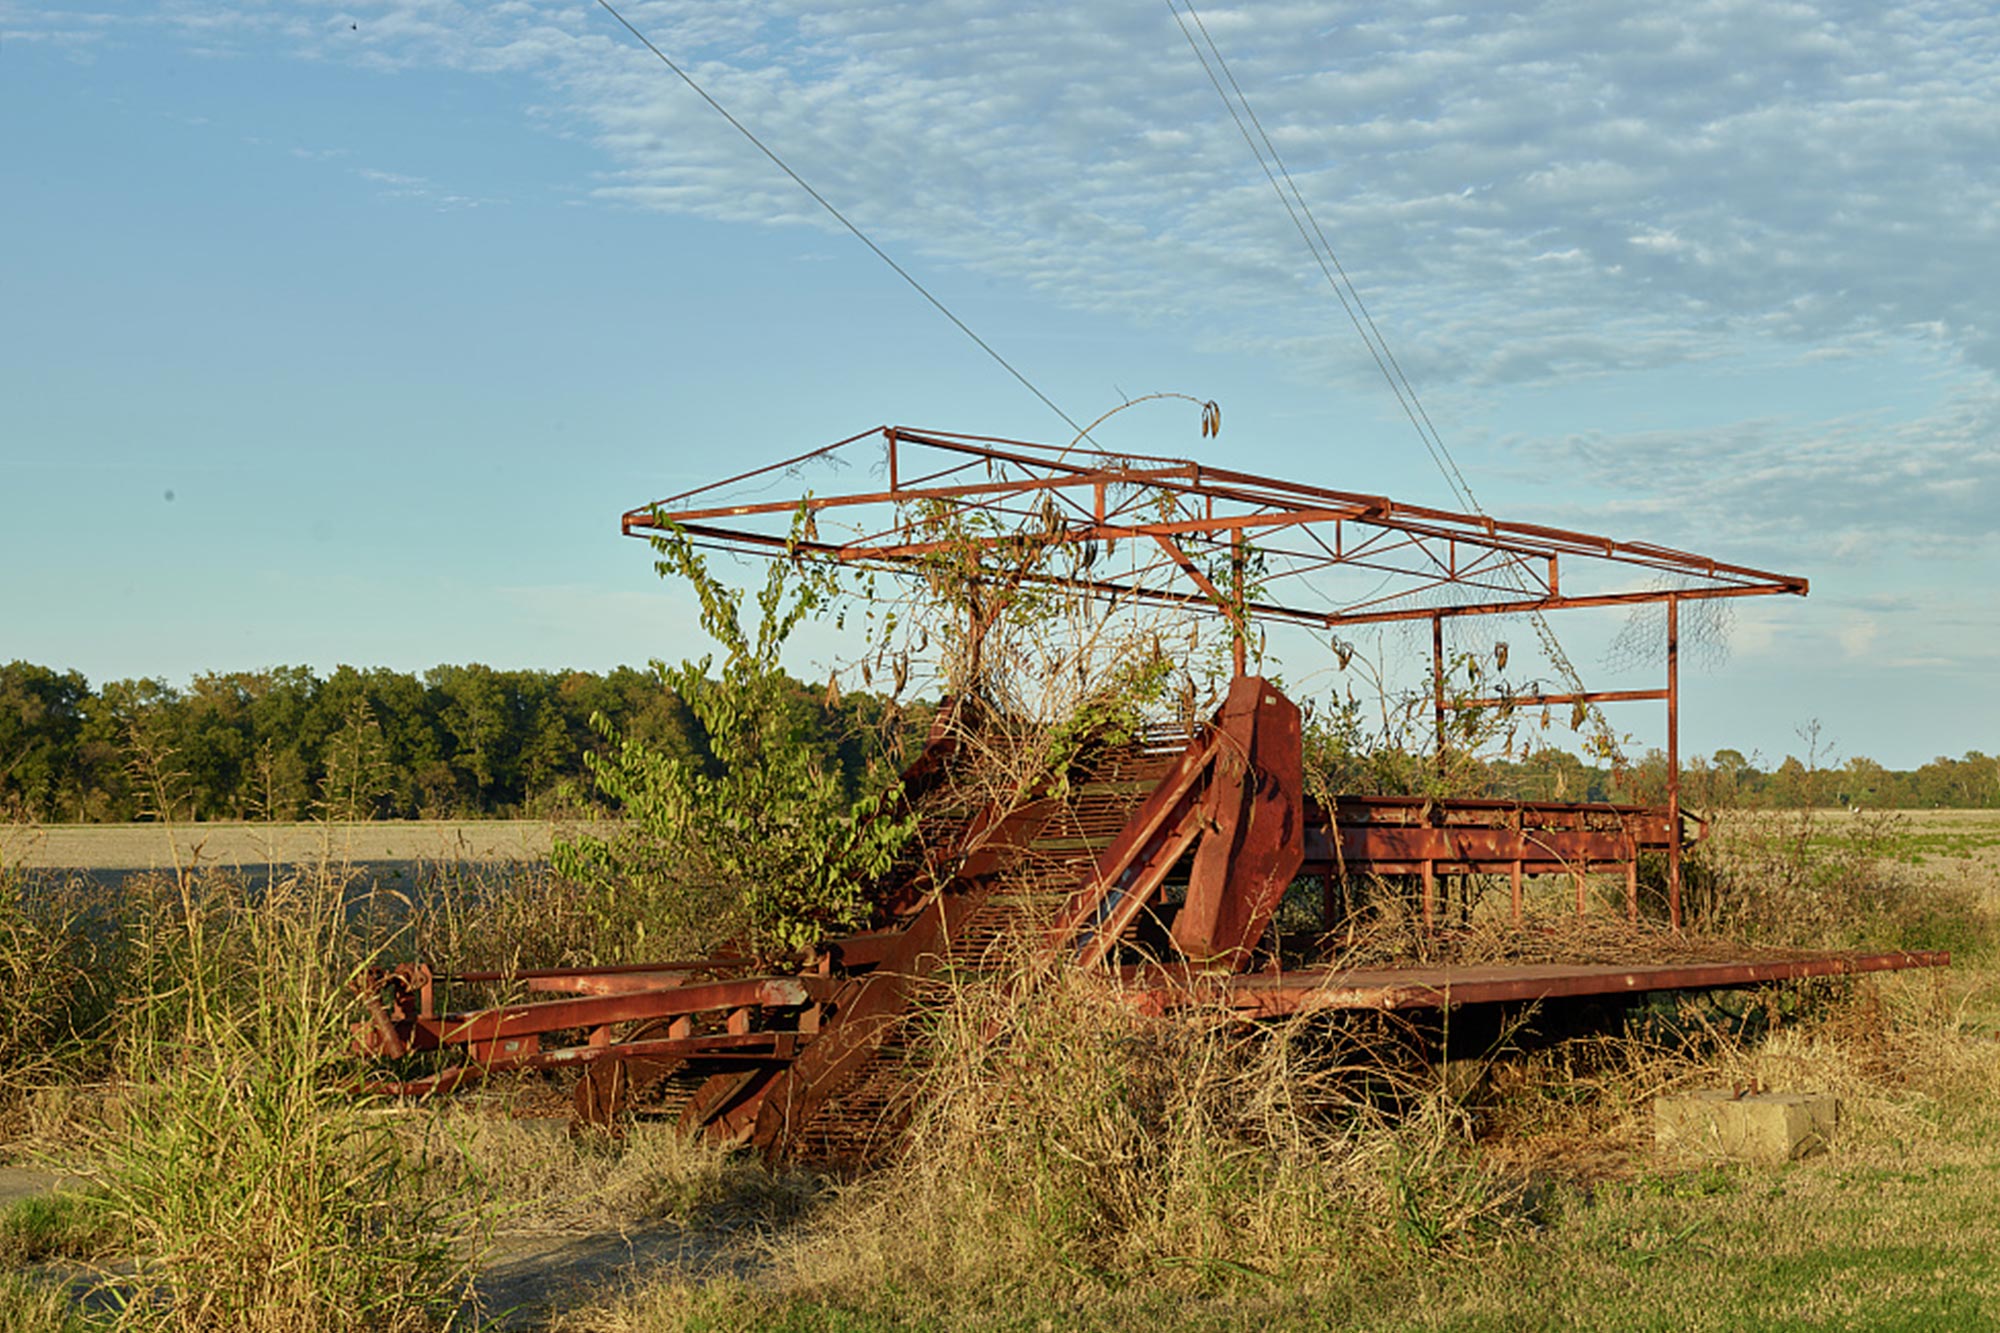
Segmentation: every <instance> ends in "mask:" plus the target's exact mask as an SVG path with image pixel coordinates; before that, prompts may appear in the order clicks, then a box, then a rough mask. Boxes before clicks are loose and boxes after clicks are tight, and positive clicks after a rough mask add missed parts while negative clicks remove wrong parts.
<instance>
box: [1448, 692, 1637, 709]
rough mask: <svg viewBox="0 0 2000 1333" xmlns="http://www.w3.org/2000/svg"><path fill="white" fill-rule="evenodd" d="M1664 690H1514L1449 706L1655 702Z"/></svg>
mask: <svg viewBox="0 0 2000 1333" xmlns="http://www.w3.org/2000/svg"><path fill="white" fill-rule="evenodd" d="M1666 697H1667V692H1666V691H1665V690H1585V691H1583V692H1581V693H1579V694H1514V695H1499V696H1496V697H1494V698H1491V699H1454V700H1452V701H1451V703H1450V705H1449V706H1450V707H1452V708H1508V707H1513V708H1540V707H1542V706H1544V705H1546V704H1621V703H1641V702H1644V703H1656V702H1658V701H1659V700H1662V699H1664V698H1666Z"/></svg>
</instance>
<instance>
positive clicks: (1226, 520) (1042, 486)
mask: <svg viewBox="0 0 2000 1333" xmlns="http://www.w3.org/2000/svg"><path fill="white" fill-rule="evenodd" d="M1114 480H1115V481H1117V482H1119V483H1120V484H1127V485H1132V486H1143V487H1153V488H1156V489H1163V490H1172V491H1178V492H1180V493H1182V494H1188V495H1196V494H1207V492H1205V491H1202V490H1198V489H1196V488H1194V487H1192V486H1189V485H1186V484H1176V480H1175V478H1174V477H1173V476H1168V475H1161V474H1157V473H1150V472H1148V473H1126V474H1117V473H1108V474H1105V475H1104V476H1103V477H1101V478H1100V477H1094V476H1091V475H1089V474H1084V475H1081V476H1077V477H1064V478H1055V479H1046V478H1045V479H1033V480H1031V479H1019V480H1009V481H1006V482H994V483H983V484H979V485H968V486H960V487H949V488H939V489H933V490H928V491H924V490H917V489H914V488H912V487H910V486H904V487H903V488H902V489H900V490H898V491H894V492H887V491H882V492H869V493H864V494H861V495H855V496H831V497H809V498H808V499H806V500H805V501H803V502H802V503H804V504H805V505H806V507H807V508H809V509H810V510H812V511H814V512H821V511H824V510H827V509H832V508H844V507H850V506H859V505H867V504H885V503H890V502H892V501H906V500H909V499H951V498H959V497H971V496H975V495H983V496H992V497H995V498H996V499H1004V498H1008V497H1013V496H1018V495H1024V494H1029V493H1033V492H1037V491H1049V490H1056V491H1064V490H1067V489H1068V488H1071V487H1075V486H1079V485H1086V484H1088V485H1093V486H1095V485H1100V484H1105V483H1106V482H1109V481H1114ZM1065 498H1067V497H1065ZM1242 502H1244V503H1254V502H1255V501H1254V500H1252V499H1250V498H1247V497H1246V498H1244V499H1243V501H1242ZM800 503H801V502H792V503H784V502H767V503H764V504H760V505H735V506H721V507H717V508H714V509H705V510H683V511H680V512H678V513H675V514H668V515H665V517H667V518H669V519H670V520H672V521H673V522H675V523H676V524H678V525H680V526H682V527H684V528H686V529H688V530H689V531H691V532H692V531H701V532H702V533H704V534H706V535H708V536H711V537H714V538H716V539H718V540H722V541H725V542H728V541H742V542H751V543H756V544H760V545H773V546H787V547H792V546H796V547H797V548H798V549H803V550H811V551H815V552H818V553H822V554H827V555H830V556H831V557H832V558H834V559H837V560H841V561H843V562H848V563H851V562H853V561H855V560H859V559H870V558H872V559H885V560H895V559H901V558H909V557H912V556H919V555H924V554H928V553H930V552H932V551H935V550H938V549H944V548H947V547H952V546H957V545H962V544H963V543H955V542H931V543H910V544H904V545H899V546H888V547H879V546H871V545H869V544H868V543H869V542H871V541H873V540H875V538H876V537H880V536H886V535H888V532H889V531H891V530H887V529H885V530H884V531H883V532H881V533H877V534H874V535H872V536H870V537H865V538H862V539H859V540H857V541H851V542H847V543H843V544H840V545H837V546H836V545H834V544H832V543H824V542H798V543H792V542H791V541H790V539H789V538H780V537H775V536H770V535H765V534H753V533H745V532H740V531H737V530H733V529H719V528H714V527H711V526H708V525H707V524H705V523H704V522H703V520H706V519H711V518H722V517H746V516H754V515H758V514H775V513H790V512H793V511H796V510H797V509H798V508H799V504H800ZM1070 503H1071V507H1072V508H1073V509H1075V511H1076V512H1077V513H1078V514H1079V515H1080V516H1081V515H1083V514H1086V513H1088V512H1089V511H1088V510H1087V509H1085V507H1084V506H1082V505H1081V504H1077V503H1075V502H1073V501H1072V502H1070ZM985 507H986V508H987V509H988V510H989V511H990V512H995V513H1002V514H1008V515H1010V516H1014V517H1020V518H1027V517H1030V515H1029V514H1027V513H1026V512H1024V511H1014V510H1008V509H1006V508H1004V507H1002V506H998V505H988V506H985ZM635 512H636V511H635ZM627 517H628V519H629V520H630V521H628V522H627V524H626V531H627V532H628V534H629V533H630V532H632V531H633V530H635V529H651V528H655V527H657V526H658V525H657V524H656V523H654V522H653V521H652V519H651V516H650V515H644V516H642V517H641V518H638V519H632V518H631V516H630V515H628V516H627ZM1322 522H1353V523H1359V524H1363V525H1366V526H1370V527H1373V528H1375V529H1376V530H1377V537H1378V538H1380V537H1385V536H1388V535H1389V534H1392V533H1393V534H1400V535H1401V536H1402V538H1403V540H1401V541H1398V542H1394V543H1392V544H1391V545H1390V546H1389V547H1388V548H1387V549H1390V550H1395V549H1399V548H1402V547H1413V548H1415V549H1416V550H1418V551H1419V552H1421V553H1422V554H1423V555H1424V557H1425V559H1426V561H1427V562H1428V563H1429V564H1430V565H1431V566H1432V567H1434V569H1435V570H1436V571H1437V572H1438V573H1439V574H1440V575H1441V576H1442V577H1441V582H1442V583H1446V584H1456V585H1461V586H1479V587H1488V588H1490V589H1491V590H1493V591H1513V590H1512V589H1505V588H1502V587H1501V586H1500V585H1494V584H1485V583H1482V582H1480V581H1479V580H1476V579H1473V578H1471V577H1470V576H1471V575H1472V574H1473V573H1476V572H1478V567H1479V566H1478V563H1477V562H1475V564H1474V565H1472V566H1468V567H1467V568H1466V569H1464V570H1458V569H1455V568H1454V567H1453V565H1452V564H1451V563H1450V562H1448V561H1445V560H1440V559H1439V558H1438V557H1437V555H1436V553H1435V552H1433V551H1432V550H1431V549H1430V548H1429V546H1428V545H1427V543H1428V542H1431V541H1443V542H1447V543H1453V544H1465V545H1472V546H1478V547H1481V548H1482V549H1485V550H1487V551H1489V552H1492V553H1493V554H1494V555H1496V556H1506V557H1509V558H1510V563H1511V564H1513V565H1515V566H1517V567H1527V565H1528V562H1529V558H1530V557H1533V558H1537V559H1544V560H1549V561H1551V562H1552V561H1554V560H1555V558H1556V554H1557V553H1556V552H1553V551H1550V550H1547V549H1543V548H1539V547H1530V546H1525V545H1518V544H1512V543H1508V542H1505V541H1501V540H1497V539H1495V538H1492V537H1489V536H1486V535H1485V534H1482V533H1477V532H1459V531H1453V530H1449V529H1442V528H1434V527H1430V526H1427V525H1422V524H1415V523H1409V522H1406V521H1402V520H1393V521H1391V520H1385V519H1383V518H1381V517H1379V516H1377V515H1374V514H1371V513H1368V512H1348V511H1335V510H1324V509H1319V510H1311V509H1282V508H1281V509H1276V510H1266V511H1263V512H1258V513H1252V514H1243V515H1233V516H1232V515H1216V516H1213V517H1204V518H1198V519H1187V520H1178V521H1174V522H1170V523H1165V524H1141V525H1132V526H1124V525H1120V526H1112V525H1109V524H1104V525H1096V524H1093V525H1092V526H1090V527H1077V528H1072V529H1069V530H1067V531H1066V532H1064V533H1062V534H1058V535H1057V536H1056V537H1054V538H1052V540H1051V544H1054V543H1055V542H1057V541H1065V542H1075V541H1094V540H1105V539H1112V540H1124V539H1127V538H1132V537H1138V536H1144V535H1149V534H1150V533H1151V532H1154V531H1171V532H1188V533H1208V534H1213V533H1217V532H1223V531H1240V530H1245V529H1250V528H1260V529H1269V530H1271V531H1274V532H1275V531H1280V530H1283V529H1287V528H1295V527H1303V528H1306V529H1307V530H1310V527H1311V525H1312V524H1314V523H1322ZM967 540H969V541H970V542H971V543H972V544H974V545H982V546H991V545H998V544H1000V543H1001V542H1003V541H1004V540H1006V539H1005V538H997V537H996V538H972V539H967ZM1374 544H1375V539H1371V541H1370V542H1364V543H1363V544H1362V546H1361V547H1358V548H1356V549H1355V550H1354V551H1353V552H1352V553H1350V554H1349V555H1348V556H1346V557H1342V558H1340V559H1339V563H1341V564H1344V565H1350V566H1353V567H1357V568H1372V569H1378V570H1383V571H1386V572H1394V573H1400V574H1405V575H1408V576H1410V577H1422V575H1421V574H1420V573H1419V572H1418V571H1416V570H1411V569H1404V568H1400V567H1397V566H1387V565H1376V564H1369V563H1367V562H1364V561H1361V560H1359V559H1356V558H1355V557H1356V556H1359V555H1361V554H1367V553H1369V550H1370V547H1371V546H1372V545H1374ZM1613 544H1614V545H1616V543H1613ZM1322 549H1324V547H1323V544H1322ZM1577 553H1580V554H1589V555H1592V556H1593V557H1596V558H1608V559H1612V560H1614V561H1618V562H1620V563H1634V562H1632V561H1625V560H1621V559H1620V558H1619V557H1617V556H1615V555H1614V556H1608V557H1607V556H1603V555H1602V553H1601V552H1599V551H1598V550H1597V549H1595V548H1594V547H1593V548H1589V549H1585V550H1581V551H1579V552H1577ZM1638 563H1645V564H1647V567H1657V566H1654V565H1652V564H1651V563H1650V562H1638ZM1681 572H1685V571H1681ZM1293 576H1294V575H1292V574H1291V573H1289V572H1287V573H1281V574H1279V575H1277V576H1275V577H1278V578H1287V577H1293ZM1713 577H1718V578H1720V577H1727V575H1724V574H1717V575H1715V576H1713ZM1536 581H1537V582H1539V583H1541V584H1542V586H1543V587H1544V588H1549V587H1550V586H1551V585H1552V583H1553V579H1550V578H1542V577H1540V576H1539V575H1537V576H1536ZM1399 595H1408V594H1407V593H1404V594H1399Z"/></svg>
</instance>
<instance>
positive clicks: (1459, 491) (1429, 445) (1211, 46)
mask: <svg viewBox="0 0 2000 1333" xmlns="http://www.w3.org/2000/svg"><path fill="white" fill-rule="evenodd" d="M1166 3H1167V10H1168V12H1169V13H1171V14H1172V15H1173V16H1174V22H1175V24H1176V25H1177V26H1178V27H1179V28H1180V30H1181V35H1182V36H1183V37H1185V38H1186V39H1187V43H1188V48H1189V49H1190V50H1192V51H1193V52H1194V55H1195V59H1196V60H1197V61H1199V62H1200V64H1201V67H1202V72H1203V73H1204V74H1206V75H1207V76H1208V81H1209V83H1210V84H1211V85H1213V86H1214V88H1215V92H1216V96H1218V97H1220V98H1221V99H1222V105H1223V107H1224V109H1226V110H1227V111H1228V112H1229V117H1230V119H1231V120H1233V121H1234V122H1235V123H1236V128H1237V131H1238V132H1239V133H1240V134H1241V135H1242V136H1243V142H1244V143H1245V145H1247V146H1248V147H1249V149H1250V153H1251V156H1253V157H1255V158H1256V159H1257V165H1258V166H1259V167H1260V168H1262V170H1263V172H1264V177H1265V179H1266V180H1268V181H1270V183H1271V188H1272V190H1273V191H1275V192H1276V193H1277V196H1278V202H1279V203H1280V204H1282V205H1284V208H1285V212H1286V214H1287V216H1289V217H1290V218H1291V220H1292V225H1293V226H1294V227H1295V228H1297V230H1298V233H1299V237H1300V239H1301V240H1303V241H1304V242H1305V244H1306V249H1307V250H1308V251H1309V252H1310V253H1311V254H1312V257H1313V260H1314V262H1315V263H1316V264H1317V265H1318V266H1319V270H1320V272H1321V273H1322V274H1323V275H1325V277H1326V280H1327V284H1328V285H1329V286H1330V287H1332V288H1333V293H1334V295H1335V296H1336V297H1338V298H1339V300H1340V305H1341V309H1343V310H1345V311H1346V312H1347V318H1348V320H1349V322H1351V323H1352V324H1353V325H1354V330H1355V332H1356V333H1358V334H1360V336H1361V341H1362V342H1363V343H1364V344H1365V345H1366V346H1367V348H1368V352H1369V355H1370V357H1371V358H1373V360H1374V362H1375V365H1376V368H1377V369H1378V370H1380V371H1381V372H1382V377H1383V379H1384V380H1386V381H1387V382H1388V385H1389V390H1390V392H1391V393H1393V394H1394V395H1395V397H1396V401H1397V403H1398V404H1399V405H1400V406H1401V407H1402V409H1403V414H1404V415H1405V416H1407V417H1408V418H1409V420H1410V425H1411V426H1412V427H1414V428H1415V430H1416V432H1417V438H1418V440H1420V441H1421V442H1422V443H1423V446H1424V451H1425V452H1426V453H1428V454H1429V455H1430V457H1431V462H1432V463H1433V464H1434V465H1435V466H1436V467H1437V469H1438V471H1439V473H1440V474H1441V475H1442V476H1443V478H1444V482H1445V486H1446V487H1447V488H1448V489H1449V490H1450V491H1451V493H1452V494H1453V495H1454V496H1456V497H1457V498H1458V500H1459V501H1460V503H1462V504H1463V505H1464V506H1465V507H1466V508H1467V509H1468V510H1470V511H1471V512H1472V513H1475V514H1478V515H1480V516H1481V517H1484V516H1485V514H1486V511H1485V509H1483V508H1482V507H1481V506H1480V504H1479V501H1478V499H1477V497H1475V496H1474V495H1473V493H1472V484H1471V482H1469V481H1468V480H1466V477H1465V473H1464V472H1463V471H1462V470H1461V469H1460V468H1459V466H1458V460H1457V459H1455V458H1453V457H1452V454H1451V449H1450V448H1449V447H1448V446H1447V445H1446V444H1445V442H1444V436H1443V435H1442V434H1441V433H1440V432H1439V431H1438V428H1437V425H1436V423H1435V422H1433V421H1432V420H1431V415H1430V412H1429V411H1428V410H1426V409H1425V407H1424V405H1423V400H1422V399H1421V398H1420V397H1419V396H1418V394H1417V390H1416V386H1415V385H1414V384H1412V383H1410V378H1409V376H1408V375H1407V374H1405V373H1404V371H1403V366H1402V363H1401V362H1400V361H1398V360H1397V359H1396V354H1395V352H1394V351H1393V350H1391V349H1390V347H1389V341H1388V339H1387V338H1386V337H1384V336H1383V334H1382V330H1381V328H1380V326H1378V325H1377V324H1376V322H1375V317H1374V315H1372V314H1371V313H1369V310H1368V306H1367V303H1366V302H1365V301H1363V300H1362V299H1361V292H1360V289H1359V288H1357V287H1356V286H1355V285H1354V280H1353V279H1352V278H1351V277H1349V276H1348V273H1347V269H1346V268H1345V267H1344V266H1343V265H1342V264H1341V262H1340V257H1339V256H1338V255H1337V254H1335V253H1334V249H1333V244H1332V242H1330V241H1329V240H1327V237H1326V232H1325V229H1324V228H1322V227H1321V226H1320V224H1319V219H1318V218H1316V217H1314V216H1313V212H1312V208H1311V206H1310V205H1309V204H1307V202H1306V198H1305V195H1304V193H1303V192H1302V191H1301V190H1300V189H1299V186H1298V182H1297V181H1295V180H1294V179H1293V178H1292V173H1291V171H1290V170H1289V169H1288V168H1287V167H1286V166H1285V160H1284V158H1283V157H1282V156H1281V155H1280V154H1279V152H1278V147H1277V145H1276V144H1275V143H1273V142H1272V141H1271V136H1270V135H1269V134H1268V133H1267V132H1266V131H1265V129H1264V123H1263V122H1262V121H1261V120H1259V119H1258V118H1257V112H1256V109H1255V108H1253V107H1252V106H1251V105H1250V99H1249V97H1248V96H1247V95H1246V94H1245V93H1244V91H1243V86H1242V85H1241V84H1240V83H1238V82H1237V80H1236V75H1235V74H1234V72H1232V71H1231V70H1230V68H1229V62H1228V61H1227V60H1226V59H1224V57H1223V54H1222V48H1221V47H1219V46H1218V45H1216V42H1215V38H1214V37H1213V36H1211V35H1210V33H1209V31H1208V25H1207V24H1205V23H1203V22H1202V19H1201V15H1200V13H1199V12H1198V11H1196V9H1195V7H1194V5H1193V3H1192V0H1180V3H1179V4H1176V0H1166ZM1182 8H1185V9H1186V10H1187V17H1186V18H1183V17H1182V15H1181V9H1182ZM1189 19H1192V20H1193V22H1194V26H1195V28H1196V29H1197V30H1199V31H1200V33H1201V37H1202V42H1205V43H1206V44H1207V46H1208V50H1207V52H1204V51H1203V50H1202V43H1201V42H1197V41H1196V40H1195V36H1194V32H1191V31H1190V30H1189V28H1188V20H1189ZM1211 55H1212V56H1213V57H1214V59H1215V64H1214V66H1213V67H1211V66H1210V64H1209V57H1210V56H1211ZM1217 70H1220V71H1221V75H1220V77H1218V76H1217V73H1216V71H1217ZM1224 79H1227V80H1228V82H1229V88H1230V89H1231V90H1233V91H1234V94H1235V96H1234V98H1233V99H1232V97H1231V95H1230V92H1228V91H1225V90H1224V89H1223V86H1222V81H1223V80H1224ZM1239 106H1240V107H1241V108H1242V110H1241V112H1240V113H1239V111H1238V109H1237V108H1238V107H1239ZM1245 117H1248V119H1249V125H1245V123H1244V119H1245ZM1251 126H1254V127H1255V128H1256V137H1255V138H1253V137H1252V136H1251V132H1250V127H1251ZM1260 141H1261V146H1260ZM1267 155H1268V158H1269V160H1268V161H1266V156H1267ZM1273 167H1275V168H1276V170H1275V171H1273V169H1272V168H1273ZM1280 176H1282V177H1283V178H1284V184H1283V185H1280V184H1279V183H1278V180H1279V177H1280ZM1288 190H1289V192H1290V193H1289V195H1288V194H1287V191H1288ZM1308 228H1310V230H1308ZM1336 275H1338V276H1336ZM1505 568H1506V570H1507V573H1508V577H1509V578H1510V580H1511V581H1513V582H1515V583H1516V584H1517V585H1518V586H1520V587H1521V588H1522V589H1523V590H1524V591H1525V590H1526V589H1527V584H1526V580H1524V579H1522V578H1521V576H1520V571H1519V570H1518V569H1517V568H1516V567H1515V566H1513V565H1511V564H1510V565H1508V566H1506V567H1505ZM1529 619H1530V621H1531V622H1532V623H1533V626H1534V630H1535V637H1536V638H1537V639H1538V640H1539V641H1540V642H1541V645H1542V650H1543V652H1544V653H1545V654H1547V656H1548V658H1549V661H1550V664H1551V665H1553V666H1554V667H1555V668H1556V671H1557V672H1558V673H1559V674H1560V675H1561V676H1562V677H1563V679H1564V681H1566V682H1567V683H1568V685H1569V686H1570V688H1571V690H1573V691H1574V692H1576V693H1578V694H1582V693H1585V689H1584V685H1583V679H1582V677H1581V676H1580V675H1579V674H1578V672H1577V670H1576V667H1575V665H1574V664H1573V663H1572V662H1571V661H1570V659H1569V655H1568V654H1567V653H1565V652H1564V651H1563V648H1562V644H1561V643H1560V642H1559V641H1558V640H1557V639H1556V635H1555V630H1554V629H1553V628H1552V627H1551V626H1550V625H1549V623H1548V617H1546V616H1545V615H1543V614H1542V613H1541V612H1540V611H1533V612H1530V613H1529ZM1588 712H1589V716H1590V719H1591V723H1592V729H1593V730H1594V731H1595V732H1596V734H1597V736H1598V738H1599V739H1600V740H1601V741H1602V742H1603V743H1604V744H1605V746H1606V747H1607V748H1608V749H1609V750H1610V751H1611V752H1612V753H1614V754H1615V753H1616V752H1617V750H1618V739H1617V736H1616V734H1615V733H1613V731H1612V730H1611V726H1610V723H1609V722H1608V721H1606V719H1605V717H1604V713H1603V710H1602V709H1600V708H1599V707H1598V706H1597V705H1596V704H1591V705H1589V708H1588Z"/></svg>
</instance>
